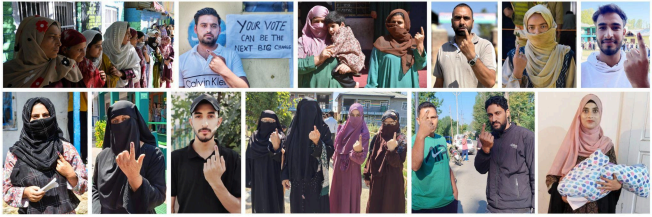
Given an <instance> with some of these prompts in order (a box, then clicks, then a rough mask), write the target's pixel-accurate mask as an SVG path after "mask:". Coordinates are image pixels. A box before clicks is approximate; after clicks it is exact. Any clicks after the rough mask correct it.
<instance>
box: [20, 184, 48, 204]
mask: <svg viewBox="0 0 652 217" xmlns="http://www.w3.org/2000/svg"><path fill="white" fill-rule="evenodd" d="M44 195H45V191H42V190H41V188H39V187H38V186H29V187H26V188H25V190H23V198H27V199H28V200H29V201H30V202H34V203H36V202H39V201H40V200H41V199H43V196H44Z"/></svg>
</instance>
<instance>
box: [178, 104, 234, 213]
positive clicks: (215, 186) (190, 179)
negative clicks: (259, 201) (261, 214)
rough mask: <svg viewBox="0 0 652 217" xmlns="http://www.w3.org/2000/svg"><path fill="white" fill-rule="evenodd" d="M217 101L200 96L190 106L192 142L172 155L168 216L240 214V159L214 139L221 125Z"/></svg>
mask: <svg viewBox="0 0 652 217" xmlns="http://www.w3.org/2000/svg"><path fill="white" fill-rule="evenodd" d="M218 105H219V104H218V102H217V100H216V99H215V98H214V97H212V96H210V95H208V94H202V95H201V96H199V97H197V98H196V99H195V100H194V101H193V102H192V105H191V108H190V110H191V111H192V117H190V120H189V122H190V125H191V126H192V130H193V132H195V139H193V140H192V141H190V144H188V146H186V147H185V148H182V149H179V150H176V151H173V152H172V201H171V202H172V212H173V213H174V212H176V209H175V202H178V203H179V207H178V212H179V213H226V212H229V213H240V188H241V183H240V155H239V154H238V153H237V152H235V151H233V150H231V149H227V148H225V147H224V146H220V145H219V144H218V143H217V140H216V139H215V132H216V131H217V128H218V127H219V126H220V124H221V123H222V118H221V117H219V106H218Z"/></svg>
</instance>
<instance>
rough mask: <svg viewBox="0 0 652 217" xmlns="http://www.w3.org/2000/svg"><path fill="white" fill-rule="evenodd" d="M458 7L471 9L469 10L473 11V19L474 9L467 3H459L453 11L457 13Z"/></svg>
mask: <svg viewBox="0 0 652 217" xmlns="http://www.w3.org/2000/svg"><path fill="white" fill-rule="evenodd" d="M458 7H467V8H469V10H471V18H473V8H471V6H469V5H467V4H466V3H459V4H457V5H455V7H454V8H453V11H455V9H457V8H458Z"/></svg>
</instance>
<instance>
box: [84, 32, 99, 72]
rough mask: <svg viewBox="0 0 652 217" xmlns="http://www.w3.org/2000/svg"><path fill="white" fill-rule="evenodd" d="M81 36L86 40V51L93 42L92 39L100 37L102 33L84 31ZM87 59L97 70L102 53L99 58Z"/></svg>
mask: <svg viewBox="0 0 652 217" xmlns="http://www.w3.org/2000/svg"><path fill="white" fill-rule="evenodd" d="M82 35H84V37H85V38H86V50H88V46H89V45H90V44H91V42H92V41H93V38H95V36H96V35H100V36H102V33H100V32H98V31H95V30H86V31H84V32H82ZM89 59H90V60H91V61H92V62H93V66H95V68H96V69H99V68H100V64H101V63H102V51H100V56H99V57H97V58H95V59H91V58H89Z"/></svg>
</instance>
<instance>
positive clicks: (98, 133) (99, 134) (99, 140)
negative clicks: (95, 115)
mask: <svg viewBox="0 0 652 217" xmlns="http://www.w3.org/2000/svg"><path fill="white" fill-rule="evenodd" d="M105 129H106V121H104V120H101V121H97V122H95V131H94V132H95V147H97V148H102V145H103V144H104V130H105Z"/></svg>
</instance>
